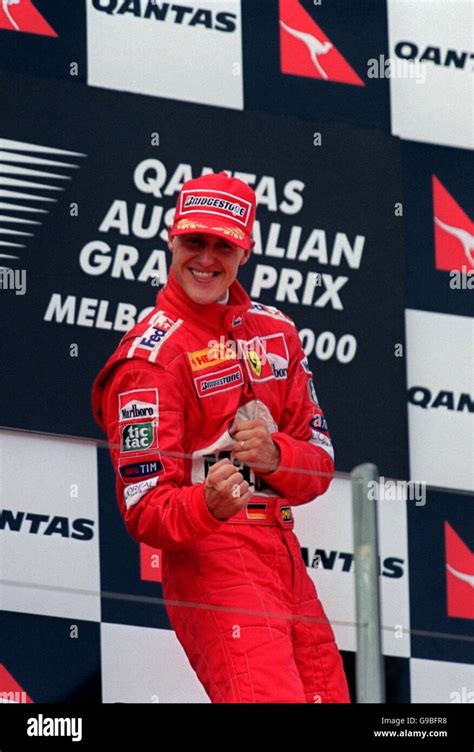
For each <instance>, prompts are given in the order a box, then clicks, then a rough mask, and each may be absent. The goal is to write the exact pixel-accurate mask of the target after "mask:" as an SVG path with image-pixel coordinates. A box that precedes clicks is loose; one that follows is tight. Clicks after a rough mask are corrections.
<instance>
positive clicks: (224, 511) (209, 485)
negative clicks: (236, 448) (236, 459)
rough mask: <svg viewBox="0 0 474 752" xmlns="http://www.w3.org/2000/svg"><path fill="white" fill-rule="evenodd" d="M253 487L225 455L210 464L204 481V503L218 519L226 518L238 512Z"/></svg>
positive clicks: (245, 502)
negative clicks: (223, 457)
mask: <svg viewBox="0 0 474 752" xmlns="http://www.w3.org/2000/svg"><path fill="white" fill-rule="evenodd" d="M253 492H254V487H253V486H249V484H248V483H247V481H246V480H244V477H243V475H242V474H241V473H239V471H238V470H237V468H236V466H235V465H233V464H232V462H231V461H230V460H229V459H228V458H227V457H226V458H225V459H223V460H219V462H216V463H215V464H214V465H211V467H210V469H209V472H208V474H207V476H206V480H205V483H204V493H205V496H206V504H207V506H208V508H209V511H210V512H211V514H213V515H214V517H216V518H217V519H218V520H222V519H228V518H229V517H233V516H234V514H237V512H240V510H241V509H242V507H244V506H245V504H247V502H249V501H250V499H251V498H252V494H253Z"/></svg>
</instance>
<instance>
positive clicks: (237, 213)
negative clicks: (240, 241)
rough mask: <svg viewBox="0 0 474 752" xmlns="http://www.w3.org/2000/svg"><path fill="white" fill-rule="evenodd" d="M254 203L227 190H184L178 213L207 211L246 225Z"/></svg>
mask: <svg viewBox="0 0 474 752" xmlns="http://www.w3.org/2000/svg"><path fill="white" fill-rule="evenodd" d="M251 208H252V205H251V203H250V202H249V201H246V200H245V199H242V198H240V196H236V195H235V194H232V193H227V192H226V191H206V193H201V192H200V191H198V190H189V191H186V190H185V191H182V193H181V199H180V207H179V210H178V212H177V215H179V216H181V215H186V214H193V213H197V212H205V213H206V214H215V215H217V216H218V217H223V218H228V219H232V220H233V221H234V222H238V223H239V224H240V225H243V226H244V227H246V226H247V224H248V221H249V219H250V211H251Z"/></svg>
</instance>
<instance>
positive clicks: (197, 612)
mask: <svg viewBox="0 0 474 752" xmlns="http://www.w3.org/2000/svg"><path fill="white" fill-rule="evenodd" d="M229 291H230V295H229V299H228V304H222V303H212V304H210V305H204V306H202V305H198V304H196V303H194V302H193V301H192V300H191V299H190V298H188V297H187V296H186V295H185V293H184V290H183V289H182V287H181V286H180V285H179V283H178V282H177V280H176V278H175V276H174V273H173V270H172V269H171V270H170V275H169V279H168V283H167V285H166V287H165V288H164V289H163V290H162V291H160V292H159V294H158V296H157V307H156V308H155V309H154V310H153V311H152V312H151V313H150V314H149V315H148V316H147V317H146V318H145V319H144V320H143V321H141V322H139V323H138V324H137V325H136V326H135V327H134V328H133V329H132V330H131V331H130V332H128V333H127V334H126V335H125V336H124V337H123V339H122V341H121V343H120V344H119V346H118V348H117V350H116V351H115V353H114V354H113V355H112V357H111V358H110V359H109V360H108V362H107V363H106V365H105V367H104V368H103V369H102V370H101V372H100V373H99V375H98V376H97V378H96V381H95V383H94V388H93V407H94V415H95V419H96V420H97V422H98V423H99V425H100V426H101V427H102V429H103V430H104V431H105V432H106V433H107V436H108V441H109V444H110V451H111V457H112V461H113V464H114V468H115V471H116V475H117V485H116V487H117V498H118V503H119V507H120V511H121V513H122V516H123V518H124V521H125V524H126V527H127V529H128V531H129V532H130V534H131V535H132V536H133V537H134V538H135V539H136V540H137V541H140V542H143V543H146V544H148V545H149V546H152V547H155V548H160V549H162V551H163V557H162V560H163V592H164V597H165V600H166V608H167V611H168V614H169V617H170V621H171V624H172V626H173V628H174V630H175V632H176V635H177V637H178V639H179V641H180V642H181V644H182V646H183V648H184V650H185V652H186V654H187V656H188V658H189V660H190V663H191V665H192V666H193V668H194V670H195V671H196V673H197V676H198V677H199V679H200V681H201V682H202V684H203V685H204V688H205V689H206V691H207V693H208V695H209V697H210V698H211V700H212V701H213V702H243V703H254V702H311V703H313V702H348V701H349V694H348V689H347V682H346V678H345V675H344V670H343V667H342V660H341V657H340V654H339V651H338V649H337V646H336V643H335V640H334V634H333V631H332V629H331V627H330V625H329V623H328V620H327V618H326V615H325V613H324V610H323V607H322V605H321V602H320V601H319V599H318V596H317V593H316V590H315V587H314V584H313V582H312V580H311V578H310V577H309V575H308V573H307V572H306V568H305V564H304V561H303V558H302V555H301V549H300V546H299V543H298V540H297V538H296V536H295V534H294V532H293V524H294V523H293V517H292V512H291V507H292V506H295V505H298V504H304V503H306V502H309V501H311V500H312V499H314V498H315V497H316V496H319V495H320V494H323V493H324V492H325V491H326V489H327V488H328V486H329V484H330V481H331V478H332V475H333V473H334V463H333V450H332V446H331V440H330V437H329V433H328V431H327V426H326V422H325V419H324V416H323V413H322V410H321V408H320V406H319V404H318V402H317V397H316V393H315V391H314V387H313V383H312V378H311V373H310V371H309V368H308V361H307V359H306V357H305V355H304V352H303V350H302V347H301V343H300V340H299V337H298V333H297V331H296V328H295V325H294V323H293V322H292V320H291V319H290V318H289V317H287V316H286V315H284V314H283V313H281V312H280V311H278V310H277V309H276V308H273V307H272V306H265V305H262V304H259V303H253V302H252V301H251V300H250V298H249V297H248V295H247V293H246V292H245V291H244V289H243V287H242V286H241V285H240V283H239V282H238V281H237V280H236V281H235V282H234V283H233V284H232V285H231V287H230V288H229ZM236 416H237V417H238V418H241V419H247V420H252V419H256V418H264V419H265V421H266V424H267V426H268V429H269V432H270V434H271V437H272V439H273V441H274V442H275V443H276V444H277V445H278V447H279V449H280V453H281V459H280V465H279V468H278V469H277V470H276V471H274V472H268V473H260V474H259V475H258V476H256V475H255V474H254V472H253V471H251V470H250V469H249V468H248V467H245V468H244V469H243V470H242V472H243V473H244V476H245V477H246V478H247V479H248V480H249V481H250V482H254V483H255V493H254V495H253V496H252V499H251V500H250V502H249V503H248V504H247V505H246V507H245V508H244V509H243V510H242V511H241V512H239V514H238V515H236V516H235V517H232V518H230V519H229V520H227V521H220V520H218V519H216V518H215V517H214V516H213V515H212V514H211V513H210V511H209V509H208V507H207V504H206V501H205V494H204V480H205V477H206V473H207V471H208V469H209V467H210V465H211V464H212V463H213V462H217V461H218V460H220V459H222V458H223V457H226V456H228V457H229V458H230V459H231V460H232V459H233V458H232V457H231V455H230V449H231V447H232V444H233V439H232V438H231V436H230V434H229V430H228V429H229V428H230V426H231V424H232V422H233V420H234V419H235V418H236ZM235 462H236V464H237V465H238V462H237V461H235Z"/></svg>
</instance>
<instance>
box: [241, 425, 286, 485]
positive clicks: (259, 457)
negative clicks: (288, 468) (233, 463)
mask: <svg viewBox="0 0 474 752" xmlns="http://www.w3.org/2000/svg"><path fill="white" fill-rule="evenodd" d="M230 435H231V436H232V438H233V439H234V441H235V443H234V446H233V447H232V453H233V455H234V457H235V458H236V459H237V460H239V461H240V462H243V463H245V464H246V465H248V466H249V467H251V468H252V469H253V470H255V471H256V472H260V473H272V472H273V471H274V470H276V469H277V468H278V465H279V464H280V450H279V449H278V447H277V445H276V444H275V442H274V441H272V438H271V436H270V434H269V432H268V428H267V424H266V423H265V421H264V420H263V418H257V419H256V420H237V421H236V422H235V423H234V424H233V425H232V427H231V429H230Z"/></svg>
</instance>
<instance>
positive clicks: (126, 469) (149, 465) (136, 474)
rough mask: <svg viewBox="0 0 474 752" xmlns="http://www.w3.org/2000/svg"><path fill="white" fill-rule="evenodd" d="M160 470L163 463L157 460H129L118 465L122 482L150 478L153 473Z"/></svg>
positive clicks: (155, 473)
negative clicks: (129, 461) (125, 463)
mask: <svg viewBox="0 0 474 752" xmlns="http://www.w3.org/2000/svg"><path fill="white" fill-rule="evenodd" d="M161 470H163V465H162V464H161V462H158V461H157V460H155V461H153V462H131V463H129V464H128V465H120V466H119V473H120V477H121V478H122V480H123V481H124V483H127V481H134V480H137V479H138V478H150V477H151V476H153V475H158V473H159V472H160V471H161Z"/></svg>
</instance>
